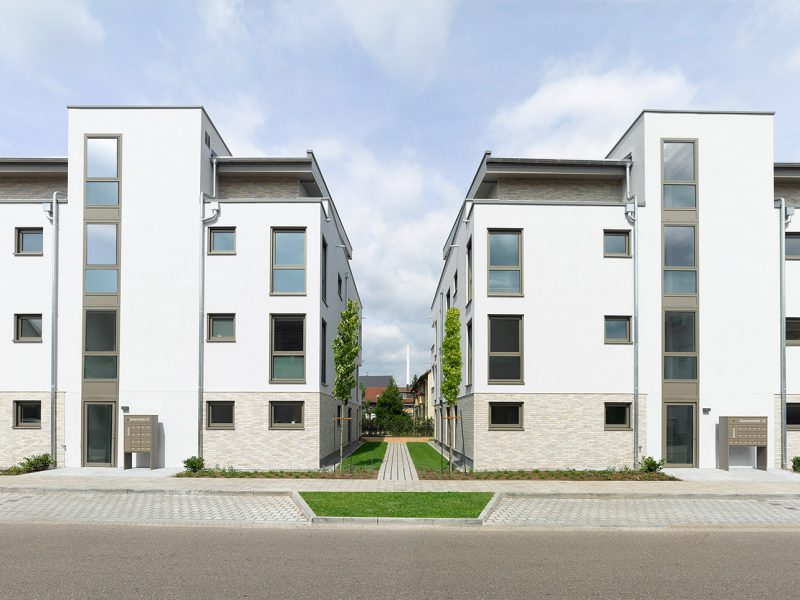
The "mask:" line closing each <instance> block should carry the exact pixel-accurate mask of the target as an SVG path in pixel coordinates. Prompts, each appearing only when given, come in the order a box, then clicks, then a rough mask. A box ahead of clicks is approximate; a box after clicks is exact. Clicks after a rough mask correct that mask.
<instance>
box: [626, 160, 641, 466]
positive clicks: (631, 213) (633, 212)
mask: <svg viewBox="0 0 800 600" xmlns="http://www.w3.org/2000/svg"><path fill="white" fill-rule="evenodd" d="M632 164H633V163H632V162H628V164H627V165H625V202H626V205H625V216H626V218H627V219H628V222H629V223H630V224H631V225H632V226H633V232H632V236H633V240H632V241H633V467H634V468H636V467H637V465H638V464H639V200H638V199H637V198H636V196H631V165H632ZM631 202H632V203H633V206H632V207H631Z"/></svg>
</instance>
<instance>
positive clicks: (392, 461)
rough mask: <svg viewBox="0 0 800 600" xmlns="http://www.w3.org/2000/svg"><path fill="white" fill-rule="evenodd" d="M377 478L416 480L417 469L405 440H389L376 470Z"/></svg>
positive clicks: (417, 478) (384, 479)
mask: <svg viewBox="0 0 800 600" xmlns="http://www.w3.org/2000/svg"><path fill="white" fill-rule="evenodd" d="M378 479H379V480H383V481H418V480H419V477H418V476H417V470H416V469H415V468H414V462H413V461H412V460H411V454H409V452H408V446H406V443H405V442H389V447H388V448H387V449H386V456H385V457H384V459H383V463H382V464H381V468H380V471H378Z"/></svg>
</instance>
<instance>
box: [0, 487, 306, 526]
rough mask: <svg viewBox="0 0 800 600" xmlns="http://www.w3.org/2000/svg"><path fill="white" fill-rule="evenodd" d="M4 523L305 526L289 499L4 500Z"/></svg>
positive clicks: (14, 496) (0, 504)
mask: <svg viewBox="0 0 800 600" xmlns="http://www.w3.org/2000/svg"><path fill="white" fill-rule="evenodd" d="M0 522H49V523H52V522H58V523H65V522H66V523H137V524H142V525H176V524H179V525H206V526H207V525H227V526H230V525H237V526H251V527H257V526H264V525H291V524H298V525H302V524H305V523H307V520H306V518H305V516H304V515H303V513H301V512H300V509H299V508H298V507H297V505H296V504H295V503H294V501H293V500H292V498H291V496H244V495H239V496H235V495H234V496H226V495H224V494H209V495H197V496H192V495H166V494H75V493H69V492H66V493H49V494H23V493H7V494H0Z"/></svg>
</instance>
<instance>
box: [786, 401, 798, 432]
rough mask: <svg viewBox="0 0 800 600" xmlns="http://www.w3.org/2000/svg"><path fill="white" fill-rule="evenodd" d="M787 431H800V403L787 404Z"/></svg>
mask: <svg viewBox="0 0 800 600" xmlns="http://www.w3.org/2000/svg"><path fill="white" fill-rule="evenodd" d="M786 427H787V429H800V402H787V403H786Z"/></svg>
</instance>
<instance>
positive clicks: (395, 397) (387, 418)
mask: <svg viewBox="0 0 800 600" xmlns="http://www.w3.org/2000/svg"><path fill="white" fill-rule="evenodd" d="M405 416H407V415H406V411H405V408H403V398H402V397H401V396H400V390H399V389H398V388H397V383H396V382H395V380H394V377H392V378H391V379H389V385H388V386H387V387H386V389H385V390H383V393H382V394H381V395H380V396H378V401H377V403H376V404H375V419H376V420H377V421H378V424H379V425H381V426H384V427H386V426H388V425H389V423H391V422H392V421H393V420H396V419H397V418H399V417H405Z"/></svg>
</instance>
